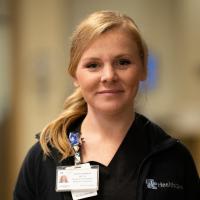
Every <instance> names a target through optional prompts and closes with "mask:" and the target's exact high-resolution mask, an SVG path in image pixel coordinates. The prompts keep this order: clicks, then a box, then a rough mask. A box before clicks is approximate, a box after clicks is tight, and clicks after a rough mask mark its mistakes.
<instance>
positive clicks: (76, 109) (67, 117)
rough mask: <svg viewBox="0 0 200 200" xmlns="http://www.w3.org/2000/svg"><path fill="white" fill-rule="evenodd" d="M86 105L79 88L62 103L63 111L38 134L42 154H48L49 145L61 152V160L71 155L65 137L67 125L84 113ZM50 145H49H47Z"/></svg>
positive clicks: (70, 149)
mask: <svg viewBox="0 0 200 200" xmlns="http://www.w3.org/2000/svg"><path fill="white" fill-rule="evenodd" d="M86 112H87V105H86V102H85V100H84V98H83V96H82V94H81V91H80V89H79V88H77V89H76V90H75V92H74V93H72V95H70V96H69V97H68V98H67V99H66V101H65V103H64V111H63V112H62V113H61V114H60V115H59V116H58V118H57V119H55V120H54V121H52V122H50V123H49V124H48V125H47V126H46V127H45V128H44V130H43V131H42V132H41V135H40V144H41V147H42V149H43V151H44V154H46V155H50V146H51V147H53V148H55V149H57V150H58V152H59V153H60V154H61V160H63V159H65V158H67V157H68V156H70V155H73V150H72V148H71V145H70V142H69V140H68V137H67V130H68V128H69V126H70V125H71V124H72V123H73V122H74V121H75V120H76V119H78V118H80V117H81V116H84V115H86ZM49 145H50V146H49Z"/></svg>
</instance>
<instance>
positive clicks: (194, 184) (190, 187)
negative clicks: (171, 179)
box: [183, 147, 200, 200]
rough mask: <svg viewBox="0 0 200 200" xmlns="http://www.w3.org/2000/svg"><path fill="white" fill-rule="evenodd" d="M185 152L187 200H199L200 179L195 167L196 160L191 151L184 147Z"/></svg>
mask: <svg viewBox="0 0 200 200" xmlns="http://www.w3.org/2000/svg"><path fill="white" fill-rule="evenodd" d="M183 151H185V166H183V167H184V168H185V177H184V180H185V183H184V188H185V199H186V200H190V199H192V200H199V199H200V179H199V175H198V172H197V169H196V167H195V163H194V160H193V158H192V156H191V154H190V153H189V151H188V150H187V149H186V148H185V147H183Z"/></svg>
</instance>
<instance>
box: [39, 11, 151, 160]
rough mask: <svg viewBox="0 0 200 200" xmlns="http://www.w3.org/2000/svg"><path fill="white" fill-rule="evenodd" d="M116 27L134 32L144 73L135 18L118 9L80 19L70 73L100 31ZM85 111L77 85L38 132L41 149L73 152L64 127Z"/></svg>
mask: <svg viewBox="0 0 200 200" xmlns="http://www.w3.org/2000/svg"><path fill="white" fill-rule="evenodd" d="M118 27H119V28H123V29H124V30H126V31H128V32H129V33H130V34H131V35H132V36H133V39H134V41H135V42H136V43H137V47H138V51H139V54H140V57H141V60H142V63H143V67H144V72H145V74H146V71H147V70H146V69H147V67H146V65H147V54H148V51H147V46H146V44H145V42H144V40H143V39H142V37H141V34H140V32H139V29H138V27H137V25H136V24H135V22H134V21H133V20H132V19H131V18H130V17H128V16H127V15H123V14H121V13H119V12H113V11H97V12H94V13H92V14H91V15H89V16H88V17H87V18H86V19H85V20H83V21H82V22H81V23H80V24H79V26H78V27H77V28H76V30H75V31H74V33H73V35H72V42H71V49H70V63H69V67H68V72H69V74H70V75H71V76H72V77H75V74H76V68H77V65H78V63H79V61H80V58H81V56H82V54H83V52H84V51H85V49H86V48H87V47H88V46H89V45H90V44H91V43H92V42H93V41H94V40H95V39H96V38H97V37H99V36H100V35H101V34H103V33H105V32H106V31H108V30H111V29H113V28H118ZM86 114H87V104H86V102H85V100H84V98H83V96H82V94H81V91H80V89H79V88H77V89H76V90H75V91H74V93H73V94H72V95H70V96H69V97H68V98H67V99H66V101H65V104H64V111H63V112H62V113H61V114H60V115H59V116H58V118H57V119H55V120H54V121H52V122H51V123H49V124H48V125H47V126H46V127H45V128H44V130H43V131H42V132H41V135H40V143H41V146H42V149H43V151H44V153H45V154H46V155H49V154H50V152H51V151H50V146H51V147H53V148H55V149H57V150H58V152H59V153H60V154H61V160H63V159H65V158H67V157H68V156H71V155H73V153H74V152H73V150H72V148H71V145H70V142H69V140H68V136H67V131H68V129H69V126H70V125H71V124H72V123H73V122H75V121H76V120H77V119H79V118H80V117H81V116H85V115H86ZM49 145H50V146H49Z"/></svg>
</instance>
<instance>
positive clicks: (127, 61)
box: [118, 59, 131, 66]
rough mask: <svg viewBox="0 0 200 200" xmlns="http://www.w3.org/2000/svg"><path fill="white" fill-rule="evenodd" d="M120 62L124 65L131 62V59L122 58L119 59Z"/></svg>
mask: <svg viewBox="0 0 200 200" xmlns="http://www.w3.org/2000/svg"><path fill="white" fill-rule="evenodd" d="M118 64H119V65H121V66H123V65H129V64H131V61H130V60H128V59H120V60H119V61H118Z"/></svg>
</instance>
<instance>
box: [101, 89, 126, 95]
mask: <svg viewBox="0 0 200 200" xmlns="http://www.w3.org/2000/svg"><path fill="white" fill-rule="evenodd" d="M122 92H124V91H123V90H101V91H99V92H97V94H108V95H109V94H110V95H112V94H119V93H122Z"/></svg>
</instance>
